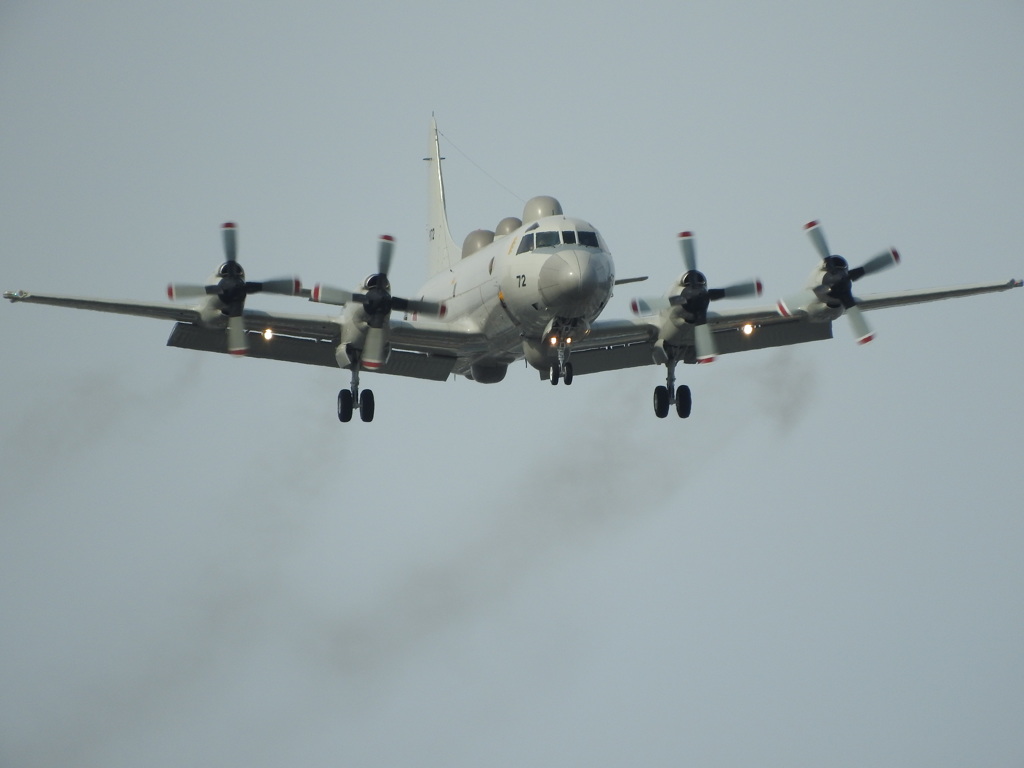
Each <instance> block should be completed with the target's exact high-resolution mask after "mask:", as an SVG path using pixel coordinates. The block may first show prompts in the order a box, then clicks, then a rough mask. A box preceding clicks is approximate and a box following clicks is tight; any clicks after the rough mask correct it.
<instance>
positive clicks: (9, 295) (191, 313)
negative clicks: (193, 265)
mask: <svg viewBox="0 0 1024 768" xmlns="http://www.w3.org/2000/svg"><path fill="white" fill-rule="evenodd" d="M4 298H5V299H8V300H10V301H12V302H19V301H24V302H28V303H29V304H49V305H51V306H55V307H69V308H71V309H91V310H94V311H96V312H114V313H116V314H119V315H137V316H139V317H154V318H156V319H158V320H177V321H178V322H183V323H197V322H199V310H198V309H196V308H195V307H189V306H185V305H181V304H171V303H169V302H138V301H118V300H111V299H90V298H85V297H82V296H57V295H53V294H45V293H28V292H27V291H6V292H5V293H4Z"/></svg>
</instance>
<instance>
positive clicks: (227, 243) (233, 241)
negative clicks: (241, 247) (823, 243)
mask: <svg viewBox="0 0 1024 768" xmlns="http://www.w3.org/2000/svg"><path fill="white" fill-rule="evenodd" d="M221 232H222V233H223V235H224V255H225V256H226V257H227V260H228V261H235V260H236V259H237V258H238V233H237V231H236V227H235V224H234V222H231V221H229V222H228V223H227V224H225V225H224V226H222V227H221Z"/></svg>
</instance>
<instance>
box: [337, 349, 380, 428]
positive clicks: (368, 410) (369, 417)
mask: <svg viewBox="0 0 1024 768" xmlns="http://www.w3.org/2000/svg"><path fill="white" fill-rule="evenodd" d="M356 405H358V406H359V418H360V419H361V420H363V421H373V409H374V403H373V391H372V390H369V389H364V390H363V391H362V392H360V391H359V363H358V362H356V363H355V364H353V366H352V385H351V386H350V387H349V388H348V389H343V390H341V391H340V392H338V421H341V422H349V421H352V413H353V411H354V410H355V408H356Z"/></svg>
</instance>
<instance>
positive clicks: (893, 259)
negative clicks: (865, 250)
mask: <svg viewBox="0 0 1024 768" xmlns="http://www.w3.org/2000/svg"><path fill="white" fill-rule="evenodd" d="M899 263H900V254H899V252H898V251H897V250H896V249H895V248H890V249H889V250H888V251H885V252H883V253H880V254H878V255H877V256H874V257H872V258H870V259H868V260H867V261H866V262H864V265H863V266H861V267H858V268H856V269H851V270H850V279H851V280H859V279H860V278H862V277H864V275H870V274H871V273H872V272H881V271H882V270H883V269H888V268H889V267H895V266H896V265H897V264H899Z"/></svg>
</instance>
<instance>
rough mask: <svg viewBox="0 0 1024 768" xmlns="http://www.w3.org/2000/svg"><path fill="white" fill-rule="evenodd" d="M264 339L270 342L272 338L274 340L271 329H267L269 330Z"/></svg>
mask: <svg viewBox="0 0 1024 768" xmlns="http://www.w3.org/2000/svg"><path fill="white" fill-rule="evenodd" d="M263 338H264V339H266V340H267V341H270V340H271V339H272V338H274V332H273V331H272V330H271V329H270V328H267V330H265V331H264V332H263Z"/></svg>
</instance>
